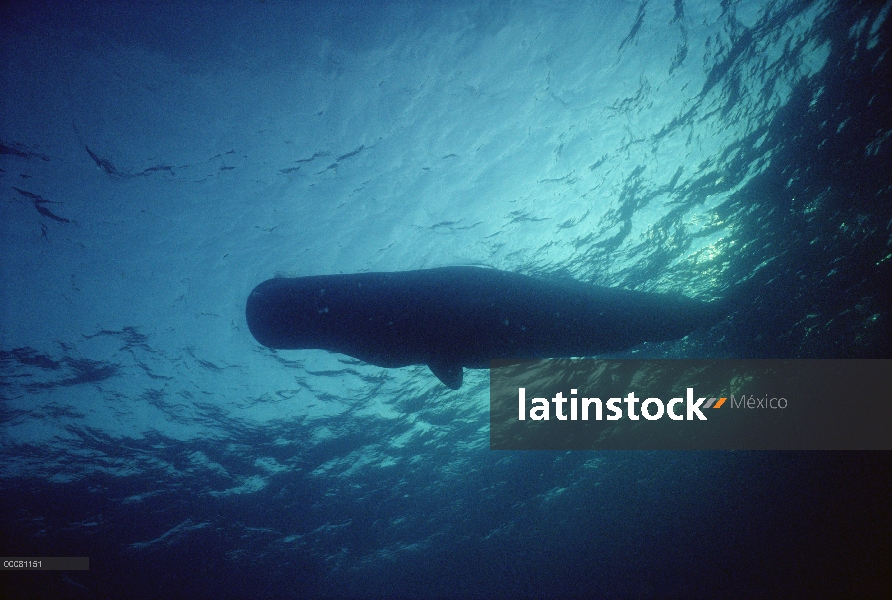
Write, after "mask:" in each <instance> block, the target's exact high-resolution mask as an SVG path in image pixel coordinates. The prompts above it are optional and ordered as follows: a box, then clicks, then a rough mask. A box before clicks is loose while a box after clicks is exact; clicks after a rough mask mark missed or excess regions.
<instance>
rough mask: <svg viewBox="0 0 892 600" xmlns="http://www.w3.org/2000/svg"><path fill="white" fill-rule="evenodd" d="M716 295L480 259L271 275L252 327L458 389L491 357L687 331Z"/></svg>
mask: <svg viewBox="0 0 892 600" xmlns="http://www.w3.org/2000/svg"><path fill="white" fill-rule="evenodd" d="M720 308H721V307H720V306H719V303H717V302H710V303H706V302H702V301H699V300H694V299H691V298H687V297H684V296H681V295H675V294H656V293H647V292H636V291H631V290H624V289H619V288H605V287H598V286H594V285H590V284H586V283H583V282H579V281H574V280H564V279H549V278H539V277H530V276H526V275H521V274H518V273H510V272H505V271H499V270H496V269H489V268H482V267H443V268H437V269H423V270H418V271H403V272H394V273H357V274H352V275H319V276H313V277H297V278H276V279H269V280H267V281H264V282H263V283H261V284H259V285H258V286H257V287H256V288H254V290H253V291H252V292H251V294H250V296H249V297H248V301H247V305H246V308H245V316H246V319H247V322H248V328H249V329H250V330H251V334H252V335H253V336H254V338H255V339H256V340H257V341H258V342H260V343H261V344H263V345H264V346H267V347H269V348H276V349H310V348H318V349H323V350H328V351H331V352H340V353H342V354H347V355H349V356H352V357H354V358H358V359H359V360H362V361H364V362H367V363H370V364H373V365H377V366H380V367H386V368H392V367H405V366H409V365H416V364H425V365H428V366H429V367H430V370H431V371H432V372H433V374H434V375H436V376H437V377H438V378H439V379H440V381H442V382H443V383H444V384H445V385H446V386H448V387H449V388H452V389H458V388H459V387H461V384H462V378H463V368H465V367H468V368H471V369H484V368H489V361H490V360H492V359H538V358H562V357H576V356H593V355H597V354H603V353H608V352H617V351H620V350H625V349H627V348H631V347H633V346H636V345H638V344H641V343H643V342H660V341H666V340H673V339H678V338H681V337H684V336H685V335H687V334H689V333H690V332H692V331H693V330H695V329H696V328H698V327H703V326H708V325H712V324H714V323H715V322H717V321H718V320H720V317H721V315H722V311H721V310H720Z"/></svg>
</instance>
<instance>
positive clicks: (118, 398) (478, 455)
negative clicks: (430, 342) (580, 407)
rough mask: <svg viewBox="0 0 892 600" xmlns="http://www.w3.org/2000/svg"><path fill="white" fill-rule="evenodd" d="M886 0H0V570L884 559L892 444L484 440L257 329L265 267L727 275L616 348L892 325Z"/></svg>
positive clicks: (449, 417)
mask: <svg viewBox="0 0 892 600" xmlns="http://www.w3.org/2000/svg"><path fill="white" fill-rule="evenodd" d="M890 6H892V3H890V2H886V3H878V2H863V3H855V2H829V1H828V2H796V1H778V2H707V1H705V0H701V1H697V2H694V1H690V0H674V1H673V2H670V1H668V0H665V1H656V0H640V1H638V2H619V1H603V2H512V3H508V2H501V1H493V2H458V1H456V2H447V3H421V2H402V3H397V2H359V1H356V2H348V1H342V2H317V3H313V2H305V3H300V2H284V1H283V2H275V1H268V2H245V1H232V2H219V3H171V4H160V5H159V4H157V3H153V2H127V3H118V2H107V1H102V2H90V3H69V2H36V1H34V2H28V1H14V2H12V3H7V5H6V6H5V7H4V8H0V57H2V66H0V75H2V80H0V89H2V94H0V97H2V105H0V198H2V202H0V228H2V229H0V230H2V234H0V244H2V250H0V310H2V317H0V452H2V454H0V554H2V555H4V556H89V557H90V570H89V571H69V572H52V573H50V572H45V573H8V572H3V573H0V594H2V595H3V597H4V598H5V597H10V598H17V597H46V598H161V597H190V598H246V597H253V598H304V597H333V598H342V597H363V598H365V597H389V598H409V597H427V598H432V597H436V598H447V597H450V598H451V597H463V598H479V597H499V598H525V597H529V598H534V597H535V598H539V597H563V598H567V597H605V598H742V597H746V598H761V597H793V596H795V597H810V598H818V597H828V598H836V597H862V598H871V597H873V598H883V597H889V596H888V594H889V593H890V590H892V576H890V573H889V569H888V564H889V563H888V558H889V556H890V555H892V552H890V541H889V540H890V536H889V533H890V531H892V527H890V521H892V519H890V516H892V514H890V513H892V511H890V510H889V507H890V505H892V504H890V503H892V493H890V489H892V460H890V455H889V453H879V452H874V453H845V452H838V453H808V452H800V453H781V452H764V453H760V452H495V451H491V450H489V414H488V409H489V393H488V390H489V388H488V384H489V380H488V373H487V372H486V371H485V370H480V371H466V373H465V384H464V386H463V387H462V388H461V389H460V390H457V391H451V390H448V389H447V388H446V387H445V386H443V385H442V384H441V383H440V382H439V381H438V380H437V379H436V378H435V377H434V376H433V375H431V373H430V372H429V371H428V369H427V368H426V367H424V366H416V367H407V368H401V369H382V368H378V367H374V366H370V365H366V364H363V363H361V362H359V361H357V360H354V359H351V358H349V357H345V356H343V355H338V354H331V353H326V352H323V351H317V350H301V351H272V350H268V349H266V348H264V347H262V346H260V345H259V344H258V343H257V342H256V341H255V340H254V339H253V338H252V337H251V335H250V333H249V331H248V329H247V326H246V324H245V320H244V306H245V300H246V298H247V295H248V293H249V292H250V290H251V289H252V288H253V287H254V286H255V285H256V284H257V283H259V282H260V281H263V280H264V279H267V278H270V277H272V276H274V275H277V274H281V275H288V276H305V275H318V274H326V273H355V272H364V271H399V270H409V269H420V268H429V267H437V266H448V265H488V266H492V267H495V268H498V269H502V270H507V271H516V272H521V273H526V274H532V275H552V274H553V275H561V276H570V277H573V278H575V279H578V280H582V281H588V282H592V283H595V284H598V285H607V286H620V287H626V288H630V289H637V290H645V291H660V292H668V291H671V292H678V293H682V294H684V295H687V296H690V297H695V298H699V299H703V300H712V299H717V298H726V297H728V296H729V295H735V294H737V295H738V297H739V298H740V299H741V300H740V302H739V304H738V306H739V308H738V309H737V310H736V311H735V312H734V313H733V314H732V315H729V316H728V317H727V318H726V319H725V320H724V321H722V322H721V323H719V324H718V325H716V326H714V327H712V328H710V329H709V330H705V331H704V330H700V331H697V332H694V333H693V334H691V335H689V336H687V337H685V338H683V339H681V340H678V341H673V342H668V343H660V344H645V345H643V346H640V347H638V348H634V349H632V350H630V351H629V352H627V353H623V354H621V355H620V356H636V357H652V358H662V357H670V358H671V357H745V358H750V357H756V358H763V357H765V358H767V357H797V358H889V357H890V356H892V352H890V316H892V311H890V292H889V290H890V289H892V285H890V283H892V281H890V280H892V278H890V266H892V260H890V259H892V247H890V246H892V203H890V193H892V164H890V142H892V141H890V137H892V88H890V81H892V77H890V66H889V65H890V60H892V59H890V57H889V55H888V51H889V47H890V28H889V22H890V21H889V12H890Z"/></svg>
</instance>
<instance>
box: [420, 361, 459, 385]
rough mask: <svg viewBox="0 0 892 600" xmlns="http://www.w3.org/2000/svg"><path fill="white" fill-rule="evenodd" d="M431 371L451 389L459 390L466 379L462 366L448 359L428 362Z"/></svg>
mask: <svg viewBox="0 0 892 600" xmlns="http://www.w3.org/2000/svg"><path fill="white" fill-rule="evenodd" d="M427 366H428V368H429V369H430V370H431V373H433V374H434V375H436V376H437V379H439V380H440V381H442V382H443V385H445V386H446V387H448V388H449V389H451V390H457V389H458V388H460V387H461V383H462V380H463V379H464V371H463V369H462V366H461V365H459V364H456V363H452V362H448V361H445V360H443V361H431V362H429V363H428V364H427Z"/></svg>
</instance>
